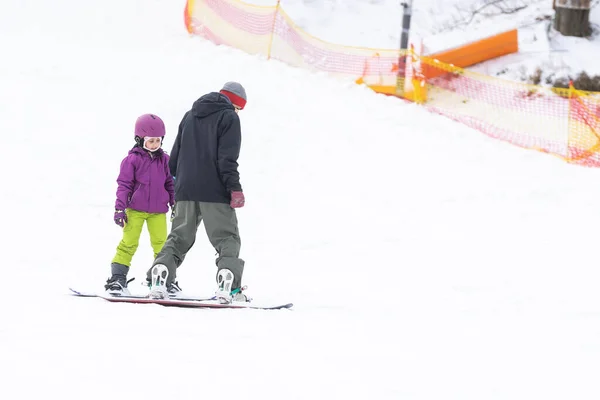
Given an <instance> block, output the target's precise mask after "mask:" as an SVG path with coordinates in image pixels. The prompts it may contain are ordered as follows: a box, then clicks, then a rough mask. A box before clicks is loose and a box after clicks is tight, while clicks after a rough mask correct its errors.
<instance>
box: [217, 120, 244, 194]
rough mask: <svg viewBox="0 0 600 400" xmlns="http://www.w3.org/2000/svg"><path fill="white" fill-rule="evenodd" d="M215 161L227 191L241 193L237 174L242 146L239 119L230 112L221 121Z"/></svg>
mask: <svg viewBox="0 0 600 400" xmlns="http://www.w3.org/2000/svg"><path fill="white" fill-rule="evenodd" d="M221 124H222V126H221V131H220V135H219V144H218V149H217V151H218V153H217V160H218V163H219V173H220V174H221V181H222V182H223V184H224V185H225V188H227V191H229V192H233V191H241V190H242V186H241V184H240V174H239V173H238V162H237V160H238V157H239V156H240V148H241V146H242V131H241V127H240V119H239V117H238V116H237V114H235V113H234V111H233V110H232V111H231V112H230V113H227V114H225V115H224V116H223V119H222V120H221Z"/></svg>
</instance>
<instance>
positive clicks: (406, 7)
mask: <svg viewBox="0 0 600 400" xmlns="http://www.w3.org/2000/svg"><path fill="white" fill-rule="evenodd" d="M401 5H402V7H403V13H402V35H401V36H400V50H406V49H408V35H409V33H410V17H411V15H412V0H406V1H404V2H402V3H401Z"/></svg>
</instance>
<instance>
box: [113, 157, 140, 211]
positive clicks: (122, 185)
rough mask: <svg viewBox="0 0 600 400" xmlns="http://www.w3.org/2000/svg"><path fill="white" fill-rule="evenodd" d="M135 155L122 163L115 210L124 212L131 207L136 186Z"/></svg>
mask: <svg viewBox="0 0 600 400" xmlns="http://www.w3.org/2000/svg"><path fill="white" fill-rule="evenodd" d="M134 159H135V155H133V154H130V155H128V156H127V157H125V158H124V159H123V161H122V162H121V170H120V171H119V176H118V177H117V184H118V186H117V201H116V202H115V210H124V209H126V208H127V206H128V205H129V201H130V200H131V195H132V194H133V188H134V185H135V162H134Z"/></svg>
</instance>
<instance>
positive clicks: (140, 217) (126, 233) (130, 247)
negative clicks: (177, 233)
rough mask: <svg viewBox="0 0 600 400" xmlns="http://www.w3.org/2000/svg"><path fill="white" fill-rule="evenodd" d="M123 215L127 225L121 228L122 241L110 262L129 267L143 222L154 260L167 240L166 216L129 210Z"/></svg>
mask: <svg viewBox="0 0 600 400" xmlns="http://www.w3.org/2000/svg"><path fill="white" fill-rule="evenodd" d="M125 213H126V214H127V224H125V227H124V228H123V239H121V242H119V245H118V246H117V254H116V255H115V258H113V260H112V262H113V263H117V264H121V265H125V266H127V267H130V266H131V259H132V258H133V255H134V254H135V251H136V250H137V248H138V245H139V242H140V235H141V234H142V228H143V227H144V222H146V225H147V226H148V233H149V234H150V244H151V245H152V250H154V257H155V258H156V256H157V255H158V253H159V252H160V250H161V249H162V248H163V245H164V244H165V241H166V240H167V214H164V213H147V212H143V211H136V210H132V209H130V208H128V209H127V210H125Z"/></svg>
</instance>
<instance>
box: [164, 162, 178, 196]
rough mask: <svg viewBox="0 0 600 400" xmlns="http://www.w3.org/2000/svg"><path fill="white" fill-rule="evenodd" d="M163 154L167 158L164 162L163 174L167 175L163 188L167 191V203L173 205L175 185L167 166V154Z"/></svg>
mask: <svg viewBox="0 0 600 400" xmlns="http://www.w3.org/2000/svg"><path fill="white" fill-rule="evenodd" d="M164 156H165V157H166V158H167V162H165V176H166V177H167V179H166V180H165V189H166V191H167V192H168V193H169V205H170V206H171V207H173V205H174V204H175V185H174V184H173V177H172V176H171V171H170V168H169V161H170V159H169V156H168V155H167V154H165V155H164Z"/></svg>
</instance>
